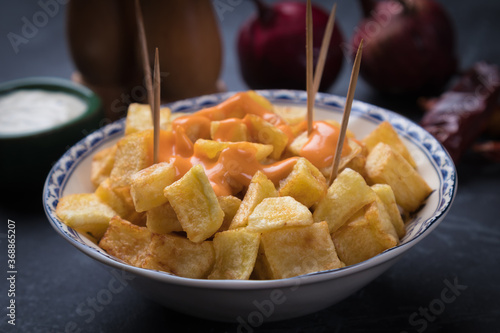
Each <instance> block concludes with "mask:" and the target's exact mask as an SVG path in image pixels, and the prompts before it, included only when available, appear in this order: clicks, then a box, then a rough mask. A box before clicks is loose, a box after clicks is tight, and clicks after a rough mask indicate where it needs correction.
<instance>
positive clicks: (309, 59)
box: [306, 0, 314, 135]
mask: <svg viewBox="0 0 500 333" xmlns="http://www.w3.org/2000/svg"><path fill="white" fill-rule="evenodd" d="M312 37H313V26H312V9H311V0H307V9H306V89H307V135H310V134H311V132H312V128H313V124H312V123H313V119H314V117H313V112H314V110H313V108H314V97H313V90H314V87H313V40H312Z"/></svg>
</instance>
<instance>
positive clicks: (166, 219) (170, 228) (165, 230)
mask: <svg viewBox="0 0 500 333" xmlns="http://www.w3.org/2000/svg"><path fill="white" fill-rule="evenodd" d="M146 227H147V228H148V229H149V230H151V232H154V233H156V234H169V233H171V232H174V231H182V226H181V223H180V222H179V219H177V214H176V213H175V211H174V209H173V208H172V206H171V205H170V203H168V202H167V203H164V204H163V205H160V206H157V207H155V208H151V209H150V210H148V211H147V212H146Z"/></svg>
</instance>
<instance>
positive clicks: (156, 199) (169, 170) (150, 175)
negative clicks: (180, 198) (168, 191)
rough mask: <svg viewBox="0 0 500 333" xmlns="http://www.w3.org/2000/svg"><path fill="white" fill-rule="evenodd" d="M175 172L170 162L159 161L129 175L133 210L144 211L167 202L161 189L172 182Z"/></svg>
mask: <svg viewBox="0 0 500 333" xmlns="http://www.w3.org/2000/svg"><path fill="white" fill-rule="evenodd" d="M175 173H176V171H175V167H174V166H173V165H172V164H169V163H166V162H161V163H157V164H153V165H151V166H149V167H147V168H145V169H142V170H140V171H138V172H136V173H134V174H133V175H132V176H130V194H131V195H132V199H133V200H134V205H135V210H136V211H138V212H145V211H147V210H150V209H152V208H155V207H158V206H160V205H162V204H164V203H165V202H167V198H165V196H164V195H163V189H164V188H165V187H167V186H168V185H170V184H172V183H173V182H174V180H175Z"/></svg>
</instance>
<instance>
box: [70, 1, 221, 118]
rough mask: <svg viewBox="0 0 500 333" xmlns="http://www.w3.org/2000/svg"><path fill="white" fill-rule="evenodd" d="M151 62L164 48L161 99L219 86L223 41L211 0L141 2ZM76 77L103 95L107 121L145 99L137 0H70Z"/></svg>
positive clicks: (199, 92) (71, 40) (200, 93)
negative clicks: (155, 53) (138, 32)
mask: <svg viewBox="0 0 500 333" xmlns="http://www.w3.org/2000/svg"><path fill="white" fill-rule="evenodd" d="M140 4H141V9H142V14H143V18H144V27H145V32H146V39H147V44H148V53H149V60H150V64H153V63H154V61H153V60H154V50H155V47H158V48H159V50H160V68H161V69H162V73H161V97H162V102H163V103H165V102H171V101H175V100H179V99H184V98H190V97H195V96H199V95H203V94H210V93H214V92H218V91H221V90H222V89H223V88H222V86H223V85H222V84H221V83H220V82H218V78H219V75H220V71H221V66H222V43H221V38H220V33H219V29H218V24H217V21H216V18H215V15H214V11H213V8H212V3H211V1H210V0H182V1H180V0H175V1H161V0H142V1H141V2H140ZM67 34H68V43H69V48H70V53H71V56H72V58H73V61H74V63H75V66H76V68H77V70H78V72H76V73H75V74H74V75H73V79H74V80H75V81H79V82H80V83H83V84H84V85H87V86H88V87H89V88H90V89H92V90H94V91H95V92H96V93H98V94H99V95H100V96H101V98H102V99H103V104H104V108H105V113H106V117H107V119H108V120H115V119H118V118H120V117H122V116H124V115H125V114H126V110H127V106H128V104H130V103H132V102H139V103H147V93H146V89H145V84H144V74H143V70H142V62H141V58H140V46H139V41H138V34H137V23H136V17H135V7H134V0H121V1H120V0H106V1H99V0H72V1H70V2H69V4H68V9H67Z"/></svg>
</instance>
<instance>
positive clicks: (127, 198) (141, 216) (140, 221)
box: [113, 186, 146, 227]
mask: <svg viewBox="0 0 500 333" xmlns="http://www.w3.org/2000/svg"><path fill="white" fill-rule="evenodd" d="M113 192H114V193H116V194H117V195H118V196H119V197H120V200H121V201H122V202H123V203H124V205H126V207H128V208H127V209H128V211H129V213H128V214H127V215H125V216H122V218H124V219H125V220H127V221H129V222H130V223H133V224H135V225H138V226H141V227H144V226H146V213H145V212H137V211H136V210H135V205H134V200H133V199H132V195H131V194H130V186H122V187H115V188H113Z"/></svg>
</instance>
